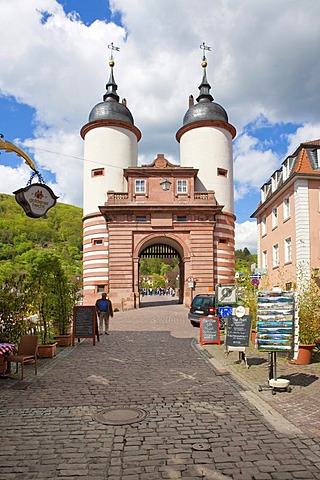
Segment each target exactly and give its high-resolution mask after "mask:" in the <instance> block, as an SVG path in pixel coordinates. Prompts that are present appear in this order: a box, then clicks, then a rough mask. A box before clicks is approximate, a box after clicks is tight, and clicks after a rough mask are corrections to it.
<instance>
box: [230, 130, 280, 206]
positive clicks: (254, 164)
mask: <svg viewBox="0 0 320 480" xmlns="http://www.w3.org/2000/svg"><path fill="white" fill-rule="evenodd" d="M260 148H261V145H260V144H259V140H258V139H257V138H255V137H252V136H249V135H247V134H243V135H241V136H240V137H239V138H238V140H237V141H236V142H235V149H234V155H235V161H234V179H235V182H236V184H235V199H236V200H239V199H241V198H243V197H244V195H245V194H246V193H247V192H248V191H249V190H250V189H251V188H252V187H253V188H254V189H257V190H258V189H259V188H260V187H261V186H262V184H263V183H264V182H265V181H266V179H267V178H269V177H270V175H271V174H272V173H273V171H274V170H275V169H276V168H277V167H278V166H279V158H278V157H277V155H275V153H274V152H272V150H270V149H269V150H265V151H262V150H260Z"/></svg>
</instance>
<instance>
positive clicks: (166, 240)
mask: <svg viewBox="0 0 320 480" xmlns="http://www.w3.org/2000/svg"><path fill="white" fill-rule="evenodd" d="M137 250H139V252H140V253H139V259H140V258H178V259H179V285H178V290H179V303H183V299H184V282H183V279H184V276H185V275H184V270H185V267H184V265H185V263H186V262H188V260H189V258H190V255H189V251H188V249H187V246H186V245H184V244H183V242H181V240H180V239H179V238H173V237H172V236H169V235H167V236H159V237H157V236H155V237H154V236H151V238H150V237H149V238H147V239H146V240H145V241H144V242H142V245H138V247H137ZM134 274H135V275H138V282H139V277H140V275H139V270H138V272H135V273H134ZM134 284H135V285H136V280H135V281H134Z"/></svg>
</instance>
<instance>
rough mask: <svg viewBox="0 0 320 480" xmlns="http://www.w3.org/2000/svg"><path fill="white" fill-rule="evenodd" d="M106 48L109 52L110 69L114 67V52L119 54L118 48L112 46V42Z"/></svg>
mask: <svg viewBox="0 0 320 480" xmlns="http://www.w3.org/2000/svg"><path fill="white" fill-rule="evenodd" d="M108 48H109V49H110V50H111V54H110V61H109V65H110V67H113V66H114V60H113V52H114V51H116V52H120V47H116V46H114V45H113V42H111V43H110V45H108Z"/></svg>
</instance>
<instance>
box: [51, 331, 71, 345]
mask: <svg viewBox="0 0 320 480" xmlns="http://www.w3.org/2000/svg"><path fill="white" fill-rule="evenodd" d="M55 338H56V340H57V343H58V347H70V345H71V333H69V334H67V335H56V337H55Z"/></svg>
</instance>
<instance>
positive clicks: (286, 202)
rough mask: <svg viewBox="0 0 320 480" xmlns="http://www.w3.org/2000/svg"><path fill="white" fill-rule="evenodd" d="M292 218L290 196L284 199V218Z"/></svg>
mask: <svg viewBox="0 0 320 480" xmlns="http://www.w3.org/2000/svg"><path fill="white" fill-rule="evenodd" d="M288 218H290V197H286V198H284V199H283V220H284V221H285V220H288Z"/></svg>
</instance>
